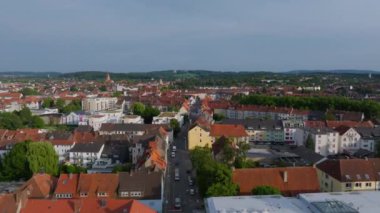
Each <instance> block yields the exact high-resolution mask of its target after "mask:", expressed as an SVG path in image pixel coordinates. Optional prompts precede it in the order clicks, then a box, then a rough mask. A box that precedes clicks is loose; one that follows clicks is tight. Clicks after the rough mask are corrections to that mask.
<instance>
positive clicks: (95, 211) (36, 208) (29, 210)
mask: <svg viewBox="0 0 380 213" xmlns="http://www.w3.org/2000/svg"><path fill="white" fill-rule="evenodd" d="M35 212H39V213H47V212H65V213H109V212H123V213H124V212H128V213H155V212H156V211H155V210H154V209H152V208H149V207H148V206H146V205H144V204H142V203H141V202H139V201H137V200H120V199H99V198H85V199H60V200H38V199H29V200H28V201H27V202H26V203H25V206H23V208H22V209H21V213H35Z"/></svg>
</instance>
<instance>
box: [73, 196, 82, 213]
mask: <svg viewBox="0 0 380 213" xmlns="http://www.w3.org/2000/svg"><path fill="white" fill-rule="evenodd" d="M81 208H82V200H81V199H78V200H74V213H79V212H80V209H81Z"/></svg>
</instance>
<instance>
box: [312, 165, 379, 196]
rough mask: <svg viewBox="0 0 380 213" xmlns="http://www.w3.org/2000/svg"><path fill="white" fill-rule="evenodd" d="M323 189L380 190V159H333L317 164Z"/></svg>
mask: <svg viewBox="0 0 380 213" xmlns="http://www.w3.org/2000/svg"><path fill="white" fill-rule="evenodd" d="M316 169H317V173H318V179H319V181H320V183H319V184H320V187H321V191H324V192H346V191H373V190H379V189H380V188H379V181H380V177H379V174H380V173H379V172H380V159H378V158H377V159H332V160H325V161H323V162H321V163H319V164H317V165H316Z"/></svg>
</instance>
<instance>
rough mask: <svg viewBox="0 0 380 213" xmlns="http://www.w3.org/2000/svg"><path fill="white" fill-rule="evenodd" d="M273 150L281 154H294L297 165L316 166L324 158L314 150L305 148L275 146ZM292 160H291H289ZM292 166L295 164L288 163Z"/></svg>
mask: <svg viewBox="0 0 380 213" xmlns="http://www.w3.org/2000/svg"><path fill="white" fill-rule="evenodd" d="M271 149H272V150H275V151H277V152H279V153H292V154H294V160H295V162H294V163H295V164H296V165H314V164H315V163H317V162H318V161H320V160H322V159H323V158H324V157H323V156H322V155H320V154H317V153H315V152H314V151H313V150H311V149H308V148H306V147H304V146H281V145H273V146H271ZM287 160H288V161H289V160H291V159H290V158H289V159H287ZM288 163H289V164H292V163H293V162H288Z"/></svg>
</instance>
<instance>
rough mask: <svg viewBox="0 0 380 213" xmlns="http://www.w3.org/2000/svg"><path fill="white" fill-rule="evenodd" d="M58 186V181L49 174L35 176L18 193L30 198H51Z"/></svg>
mask: <svg viewBox="0 0 380 213" xmlns="http://www.w3.org/2000/svg"><path fill="white" fill-rule="evenodd" d="M55 185H56V179H55V178H54V177H53V176H51V175H48V174H44V173H38V174H34V175H33V176H32V177H31V178H30V179H29V180H28V181H27V182H25V183H24V184H23V185H22V186H21V187H20V188H19V189H18V193H26V194H27V197H28V198H38V199H46V198H50V195H51V193H52V192H53V189H54V187H55Z"/></svg>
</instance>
